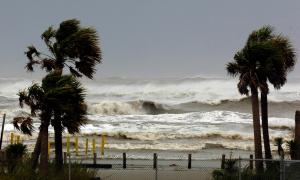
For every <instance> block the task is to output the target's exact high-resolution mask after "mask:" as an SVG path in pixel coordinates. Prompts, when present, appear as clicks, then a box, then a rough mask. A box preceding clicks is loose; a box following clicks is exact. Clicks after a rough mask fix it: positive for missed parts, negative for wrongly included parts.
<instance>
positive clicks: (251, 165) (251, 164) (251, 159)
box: [249, 154, 253, 170]
mask: <svg viewBox="0 0 300 180" xmlns="http://www.w3.org/2000/svg"><path fill="white" fill-rule="evenodd" d="M249 168H250V169H251V170H253V154H250V162H249Z"/></svg>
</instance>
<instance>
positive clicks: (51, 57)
mask: <svg viewBox="0 0 300 180" xmlns="http://www.w3.org/2000/svg"><path fill="white" fill-rule="evenodd" d="M41 38H42V40H43V41H44V42H45V44H46V46H47V48H48V50H49V53H50V54H46V53H43V52H40V51H38V50H37V48H35V47H34V46H29V47H28V50H27V51H26V52H25V54H26V55H27V58H28V60H29V62H28V63H27V65H26V69H27V70H28V71H33V70H34V65H39V66H40V67H41V68H42V69H44V70H46V71H47V72H55V73H57V74H59V75H62V72H63V69H64V68H65V67H66V68H68V69H69V71H70V72H71V74H73V75H74V76H75V77H82V75H84V76H86V77H88V78H90V79H92V78H93V75H94V73H95V66H96V64H97V63H101V60H102V55H101V49H100V46H99V45H98V44H99V38H98V36H97V32H96V30H95V29H93V28H91V27H81V26H80V22H79V21H78V20H76V19H71V20H66V21H63V22H62V23H61V24H60V26H59V28H58V29H54V28H53V27H52V26H51V27H49V28H48V29H47V30H46V31H45V32H44V33H42V35H41ZM54 119H55V120H53V122H52V125H53V126H54V131H55V155H56V156H55V158H56V163H58V164H59V165H62V159H63V157H62V148H60V147H62V139H61V138H62V133H61V132H62V130H63V129H64V127H67V126H65V125H66V123H62V122H63V121H64V120H63V116H62V114H61V112H60V111H55V118H54ZM72 123H74V122H72ZM79 124H80V123H79ZM79 124H78V123H75V124H74V125H79ZM68 126H72V127H73V125H68ZM67 128H68V127H67ZM68 129H69V128H68ZM59 139H60V140H59Z"/></svg>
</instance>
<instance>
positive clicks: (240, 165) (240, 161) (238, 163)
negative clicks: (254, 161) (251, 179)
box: [238, 156, 242, 180]
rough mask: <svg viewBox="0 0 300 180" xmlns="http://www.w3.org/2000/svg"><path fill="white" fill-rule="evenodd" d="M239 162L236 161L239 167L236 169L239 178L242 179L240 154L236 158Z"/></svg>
mask: <svg viewBox="0 0 300 180" xmlns="http://www.w3.org/2000/svg"><path fill="white" fill-rule="evenodd" d="M238 161H239V162H238V164H239V169H238V171H239V180H242V177H241V156H239V160H238Z"/></svg>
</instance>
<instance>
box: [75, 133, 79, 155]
mask: <svg viewBox="0 0 300 180" xmlns="http://www.w3.org/2000/svg"><path fill="white" fill-rule="evenodd" d="M75 155H76V156H78V137H77V136H76V137H75Z"/></svg>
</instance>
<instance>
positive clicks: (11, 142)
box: [10, 132, 14, 144]
mask: <svg viewBox="0 0 300 180" xmlns="http://www.w3.org/2000/svg"><path fill="white" fill-rule="evenodd" d="M13 143H14V133H13V132H12V133H10V144H13Z"/></svg>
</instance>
